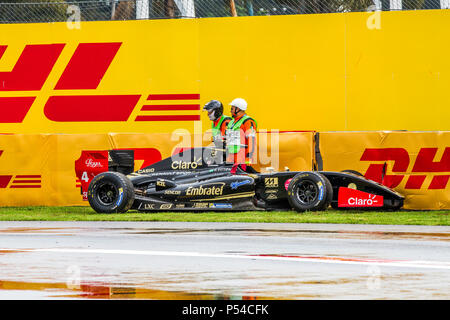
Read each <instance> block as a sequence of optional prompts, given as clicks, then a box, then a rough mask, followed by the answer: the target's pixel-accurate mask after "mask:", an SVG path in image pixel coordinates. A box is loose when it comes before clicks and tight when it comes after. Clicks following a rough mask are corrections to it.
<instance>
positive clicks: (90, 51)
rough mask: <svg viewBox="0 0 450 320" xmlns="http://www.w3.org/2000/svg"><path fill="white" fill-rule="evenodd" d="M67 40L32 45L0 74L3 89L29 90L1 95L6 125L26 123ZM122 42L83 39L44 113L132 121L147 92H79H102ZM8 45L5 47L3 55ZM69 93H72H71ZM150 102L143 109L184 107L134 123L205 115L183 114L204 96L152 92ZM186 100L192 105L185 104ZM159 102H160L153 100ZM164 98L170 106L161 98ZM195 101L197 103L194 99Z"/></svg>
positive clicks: (0, 48)
mask: <svg viewBox="0 0 450 320" xmlns="http://www.w3.org/2000/svg"><path fill="white" fill-rule="evenodd" d="M65 46H66V44H65V43H56V44H28V45H26V46H25V48H24V49H23V51H22V53H21V55H20V56H19V57H18V60H17V61H16V64H15V65H14V67H13V68H12V71H10V72H0V83H2V86H1V87H0V91H9V92H19V91H25V92H27V93H26V94H27V96H23V97H0V105H1V106H2V113H1V114H0V123H22V122H23V120H24V119H25V117H26V115H27V114H28V112H29V110H30V108H31V107H32V105H33V103H34V101H35V100H36V99H39V98H41V96H40V95H39V92H40V91H41V90H42V88H43V87H44V84H46V83H47V80H48V78H49V75H50V73H51V72H52V71H53V67H54V65H55V64H56V63H57V62H58V60H59V59H60V56H61V53H62V51H63V49H64V48H65ZM121 46H122V42H105V43H79V44H78V46H77V48H76V49H75V51H74V53H73V54H72V56H71V57H70V59H69V61H68V62H67V64H66V67H65V69H64V71H63V72H62V73H61V74H60V75H59V78H58V80H57V81H55V83H53V84H49V85H50V86H51V87H52V88H53V91H54V92H55V94H51V95H50V96H49V97H48V98H47V96H48V94H42V98H45V99H47V100H46V102H45V105H44V108H43V115H44V116H45V117H46V118H47V119H48V120H51V121H55V122H92V121H95V122H105V121H121V122H126V121H128V120H129V118H130V116H131V114H132V113H133V111H134V109H135V107H136V105H137V103H138V102H139V100H140V98H141V96H142V95H143V94H123V95H116V94H113V95H108V94H106V95H105V94H91V93H89V94H85V93H84V92H85V91H84V92H83V94H77V93H78V92H79V90H97V88H98V87H99V85H100V83H101V81H102V80H103V78H104V76H105V74H106V72H107V71H108V69H109V68H110V65H111V64H112V63H113V60H114V58H115V57H116V54H117V52H118V51H119V49H120V48H121ZM7 48H8V46H7V45H0V59H1V58H2V56H3V53H4V52H5V51H6V49H7ZM68 92H71V93H70V94H68ZM146 95H147V99H146V100H147V103H146V105H144V106H141V107H140V111H143V112H145V111H148V110H153V111H169V112H173V111H178V112H177V113H176V114H161V115H137V117H136V118H135V119H134V121H199V120H200V115H199V114H194V115H186V114H182V113H184V112H185V111H192V110H195V111H197V110H200V104H198V103H195V102H198V100H200V95H199V94H197V93H194V94H179V93H176V94H146ZM180 100H190V101H191V103H188V104H180V103H175V104H174V103H173V102H180ZM154 101H157V102H158V104H155V105H154V104H153V102H154ZM161 101H163V103H164V104H161V103H160V102H161ZM192 102H194V103H192Z"/></svg>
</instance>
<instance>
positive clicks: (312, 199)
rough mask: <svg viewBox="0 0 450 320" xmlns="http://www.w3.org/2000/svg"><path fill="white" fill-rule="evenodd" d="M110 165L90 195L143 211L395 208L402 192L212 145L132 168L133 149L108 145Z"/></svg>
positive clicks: (95, 201)
mask: <svg viewBox="0 0 450 320" xmlns="http://www.w3.org/2000/svg"><path fill="white" fill-rule="evenodd" d="M108 159H109V162H108V171H106V172H102V173H99V174H97V175H95V177H94V178H93V179H92V181H91V182H90V184H89V188H88V192H87V199H88V201H89V204H90V205H91V207H92V208H93V209H94V210H95V211H96V212H99V213H114V212H126V211H127V210H129V209H136V210H139V211H177V210H191V211H246V210H252V211H253V210H291V209H294V210H296V211H298V212H303V211H320V210H325V209H327V208H328V207H329V206H330V205H331V206H332V207H334V208H361V209H362V208H366V209H369V208H377V209H390V210H397V209H400V208H401V207H402V206H403V200H404V198H403V196H402V195H400V194H399V193H397V192H395V191H393V190H391V189H389V188H388V187H386V186H384V185H381V184H379V183H377V182H374V181H372V180H368V179H366V178H364V177H363V176H362V175H360V174H358V173H356V172H328V171H304V172H298V171H289V169H287V170H286V171H281V172H273V171H272V172H266V173H260V172H256V171H255V170H254V169H252V168H251V167H247V168H246V169H245V170H243V169H242V168H241V167H238V168H237V170H236V172H235V173H232V172H231V171H232V165H230V164H226V163H222V162H220V161H217V159H223V155H222V154H220V151H217V150H216V149H213V148H197V149H195V148H194V149H188V150H184V151H182V152H180V153H178V154H176V155H173V156H172V157H169V158H166V159H164V160H161V161H159V162H156V163H154V164H152V165H150V166H148V167H145V168H143V169H141V170H138V171H135V172H132V171H133V170H134V156H133V150H109V151H108Z"/></svg>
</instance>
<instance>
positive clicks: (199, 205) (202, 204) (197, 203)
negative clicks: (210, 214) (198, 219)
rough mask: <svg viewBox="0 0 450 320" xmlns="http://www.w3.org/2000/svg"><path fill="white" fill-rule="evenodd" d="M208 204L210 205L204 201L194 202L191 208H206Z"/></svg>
mask: <svg viewBox="0 0 450 320" xmlns="http://www.w3.org/2000/svg"><path fill="white" fill-rule="evenodd" d="M209 205H210V204H209V203H205V202H196V203H194V206H193V208H199V209H204V208H208V207H209Z"/></svg>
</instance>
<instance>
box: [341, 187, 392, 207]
mask: <svg viewBox="0 0 450 320" xmlns="http://www.w3.org/2000/svg"><path fill="white" fill-rule="evenodd" d="M338 192H339V193H338V207H344V208H345V207H355V208H360V207H382V206H383V196H379V195H375V194H371V193H367V192H363V191H360V190H356V189H351V188H345V187H340V188H339V191H338Z"/></svg>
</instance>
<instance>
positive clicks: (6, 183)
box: [0, 150, 41, 189]
mask: <svg viewBox="0 0 450 320" xmlns="http://www.w3.org/2000/svg"><path fill="white" fill-rule="evenodd" d="M2 154H3V150H0V156H1V155H2ZM5 188H10V189H29V188H41V175H40V174H27V175H24V174H18V175H12V174H7V175H0V189H5Z"/></svg>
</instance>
